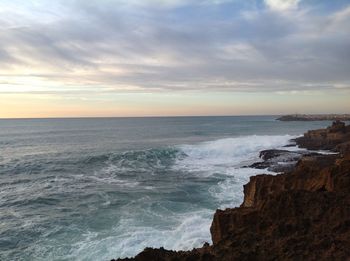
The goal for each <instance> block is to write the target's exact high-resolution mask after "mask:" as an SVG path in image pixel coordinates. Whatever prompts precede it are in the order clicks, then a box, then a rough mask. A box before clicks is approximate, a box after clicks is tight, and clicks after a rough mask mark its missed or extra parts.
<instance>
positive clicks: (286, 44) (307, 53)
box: [0, 1, 350, 92]
mask: <svg viewBox="0 0 350 261" xmlns="http://www.w3.org/2000/svg"><path fill="white" fill-rule="evenodd" d="M66 3H68V2H66ZM99 3H100V2H97V1H75V2H74V4H72V5H70V6H66V9H68V10H70V14H71V15H70V16H68V17H71V18H67V16H65V18H62V19H58V20H56V21H53V22H50V23H40V21H37V22H35V23H32V24H31V25H30V26H24V25H23V26H19V27H16V28H8V29H6V30H1V31H0V40H1V42H2V45H3V48H4V47H5V48H4V49H0V64H1V65H9V64H10V65H16V66H34V68H33V69H35V66H37V67H38V68H39V67H46V68H51V70H52V72H54V73H41V72H40V70H39V69H38V72H36V73H35V72H34V75H35V77H38V78H40V79H44V80H47V81H62V82H66V84H67V85H69V84H74V82H77V83H78V84H80V85H83V84H89V85H96V88H101V86H108V87H113V89H114V90H116V91H118V86H123V85H132V86H137V87H140V88H144V89H145V90H146V91H147V90H171V91H176V90H206V91H210V90H220V91H247V92H251V91H283V90H290V89H301V90H304V89H312V90H314V89H317V88H318V89H329V88H333V86H334V84H335V83H337V84H341V83H342V82H348V81H349V71H348V70H349V68H350V59H349V58H350V53H349V50H350V48H349V47H350V37H348V35H350V34H349V33H350V32H349V31H350V29H348V28H350V19H344V17H342V19H339V18H338V17H337V16H336V15H334V14H333V15H332V14H330V15H327V16H325V17H320V16H318V15H317V14H313V13H310V12H305V13H298V16H288V15H285V14H284V15H281V14H279V13H276V12H271V11H269V10H262V11H259V12H256V11H254V12H252V14H251V17H249V18H248V17H246V16H244V15H239V16H235V17H231V18H230V17H229V18H227V17H226V18H225V19H222V20H216V21H214V20H212V19H209V18H207V17H202V18H197V19H198V20H195V21H194V20H191V17H186V19H185V18H184V19H185V20H183V21H178V19H179V18H177V17H175V18H174V14H173V13H172V12H173V10H172V9H167V10H162V12H159V9H152V8H146V7H145V8H136V9H130V8H129V7H128V6H121V7H118V6H116V5H115V2H113V1H109V2H108V3H107V2H105V5H103V4H99ZM113 3H114V4H113ZM66 9H65V10H66ZM295 12H298V10H296V11H295ZM73 14H74V16H73ZM338 16H339V15H338ZM343 16H345V17H346V13H345V14H344V15H343ZM0 22H1V21H0ZM325 24H327V25H329V26H328V27H327V30H325V29H324V28H325ZM335 25H336V26H335ZM338 27H341V28H342V33H339V32H337V28H338ZM315 32H316V33H315ZM229 46H233V47H235V46H238V48H236V49H235V48H233V51H232V50H231V52H229V51H227V50H226V49H225V47H229ZM240 46H241V47H242V48H241V47H240ZM10 47H11V48H10ZM245 47H247V49H246V50H249V57H247V59H244V57H243V56H242V52H244V51H245ZM8 49H10V50H12V51H8ZM13 50H16V51H13ZM242 57H243V58H242ZM118 69H122V70H125V72H124V73H121V74H119V73H116V72H114V71H118ZM74 70H78V71H79V70H80V71H83V73H80V74H79V73H74ZM34 71H35V70H34ZM274 81H277V82H278V81H279V83H278V84H275V83H274ZM230 82H231V84H229V83H230ZM309 83H314V84H316V85H312V86H311V85H310V84H309ZM333 83H334V84H333ZM308 84H309V85H308ZM0 88H1V85H0Z"/></svg>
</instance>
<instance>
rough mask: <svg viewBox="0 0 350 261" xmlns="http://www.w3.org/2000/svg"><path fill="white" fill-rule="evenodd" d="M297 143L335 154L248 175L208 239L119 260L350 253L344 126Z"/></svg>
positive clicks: (349, 162)
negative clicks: (239, 199) (234, 204)
mask: <svg viewBox="0 0 350 261" xmlns="http://www.w3.org/2000/svg"><path fill="white" fill-rule="evenodd" d="M295 142H296V143H297V144H298V145H299V146H301V147H304V148H308V149H317V150H318V149H327V150H332V151H335V152H339V153H337V154H334V155H319V154H307V155H303V156H301V158H300V159H299V160H298V162H297V164H296V165H295V167H293V169H290V170H288V172H285V173H282V174H279V175H276V176H272V175H258V176H254V177H251V178H250V181H249V183H248V184H246V185H245V186H244V201H243V203H242V205H241V206H240V207H238V208H232V209H226V210H217V211H216V213H215V215H214V219H213V222H212V225H211V228H210V231H211V235H212V241H213V245H209V244H205V245H204V246H203V247H202V248H198V249H193V250H192V251H178V252H176V251H169V250H165V249H150V248H149V249H145V250H144V251H143V252H141V253H140V254H139V255H137V256H136V257H135V258H131V259H124V260H138V261H143V260H159V261H163V260H350V126H345V124H343V123H341V122H335V123H333V125H332V126H331V127H329V128H327V129H322V130H315V131H309V132H307V133H306V134H305V135H304V136H303V137H300V138H298V139H296V140H295ZM263 154H264V155H266V152H264V153H263ZM277 154H278V155H279V156H280V154H281V151H279V152H278V153H277ZM267 160H270V157H268V159H267Z"/></svg>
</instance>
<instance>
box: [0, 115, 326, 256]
mask: <svg viewBox="0 0 350 261" xmlns="http://www.w3.org/2000/svg"><path fill="white" fill-rule="evenodd" d="M327 125H329V122H279V121H276V120H275V117H272V116H260V117H253V116H250V117H243V116H242V117H169V118H99V119H97V118H80V119H18V120H17V119H16V120H0V260H109V259H111V258H117V257H128V256H133V255H135V254H137V253H138V252H140V251H141V250H142V249H143V248H145V247H147V246H148V247H161V246H163V247H165V248H168V249H175V250H180V249H183V250H186V249H192V248H193V247H199V246H201V245H202V244H203V243H204V242H211V239H210V232H209V227H210V224H211V221H212V217H213V214H214V212H215V210H216V209H217V208H226V207H235V206H238V205H240V203H241V202H242V199H243V187H242V186H243V184H245V183H246V182H247V181H248V180H249V177H250V176H252V175H256V174H259V173H267V171H266V170H256V169H251V168H242V167H243V166H245V165H247V164H249V163H252V162H255V161H257V160H259V159H258V154H259V151H260V150H263V149H269V148H278V147H282V146H284V145H286V144H289V140H290V139H291V138H293V137H296V136H298V135H301V134H302V133H304V132H305V131H306V130H309V129H315V128H322V127H325V126H327Z"/></svg>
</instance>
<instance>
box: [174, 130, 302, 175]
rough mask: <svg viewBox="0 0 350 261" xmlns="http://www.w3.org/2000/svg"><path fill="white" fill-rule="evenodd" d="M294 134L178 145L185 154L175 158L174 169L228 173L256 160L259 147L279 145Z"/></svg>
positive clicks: (285, 143) (282, 144)
mask: <svg viewBox="0 0 350 261" xmlns="http://www.w3.org/2000/svg"><path fill="white" fill-rule="evenodd" d="M294 137H296V136H291V135H278V136H277V135H276V136H268V135H265V136H258V135H252V136H244V137H236V138H226V139H219V140H214V141H208V142H203V143H200V144H195V145H182V146H179V149H181V151H183V153H184V154H185V155H186V157H185V158H183V159H180V160H178V161H177V166H176V167H177V168H179V169H183V170H187V171H191V172H194V171H196V172H202V175H205V173H206V174H208V175H210V174H213V173H215V172H216V171H218V170H220V172H221V173H224V174H229V171H230V169H231V168H232V167H233V168H238V167H242V166H243V165H246V164H245V163H247V162H250V161H258V160H259V157H258V155H259V152H260V151H261V150H266V149H272V148H279V147H282V146H284V145H287V144H289V143H290V140H291V139H292V138H294Z"/></svg>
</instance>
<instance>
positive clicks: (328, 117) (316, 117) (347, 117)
mask: <svg viewBox="0 0 350 261" xmlns="http://www.w3.org/2000/svg"><path fill="white" fill-rule="evenodd" d="M277 120H279V121H337V120H339V121H350V114H289V115H284V116H281V117H279V118H277Z"/></svg>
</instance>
